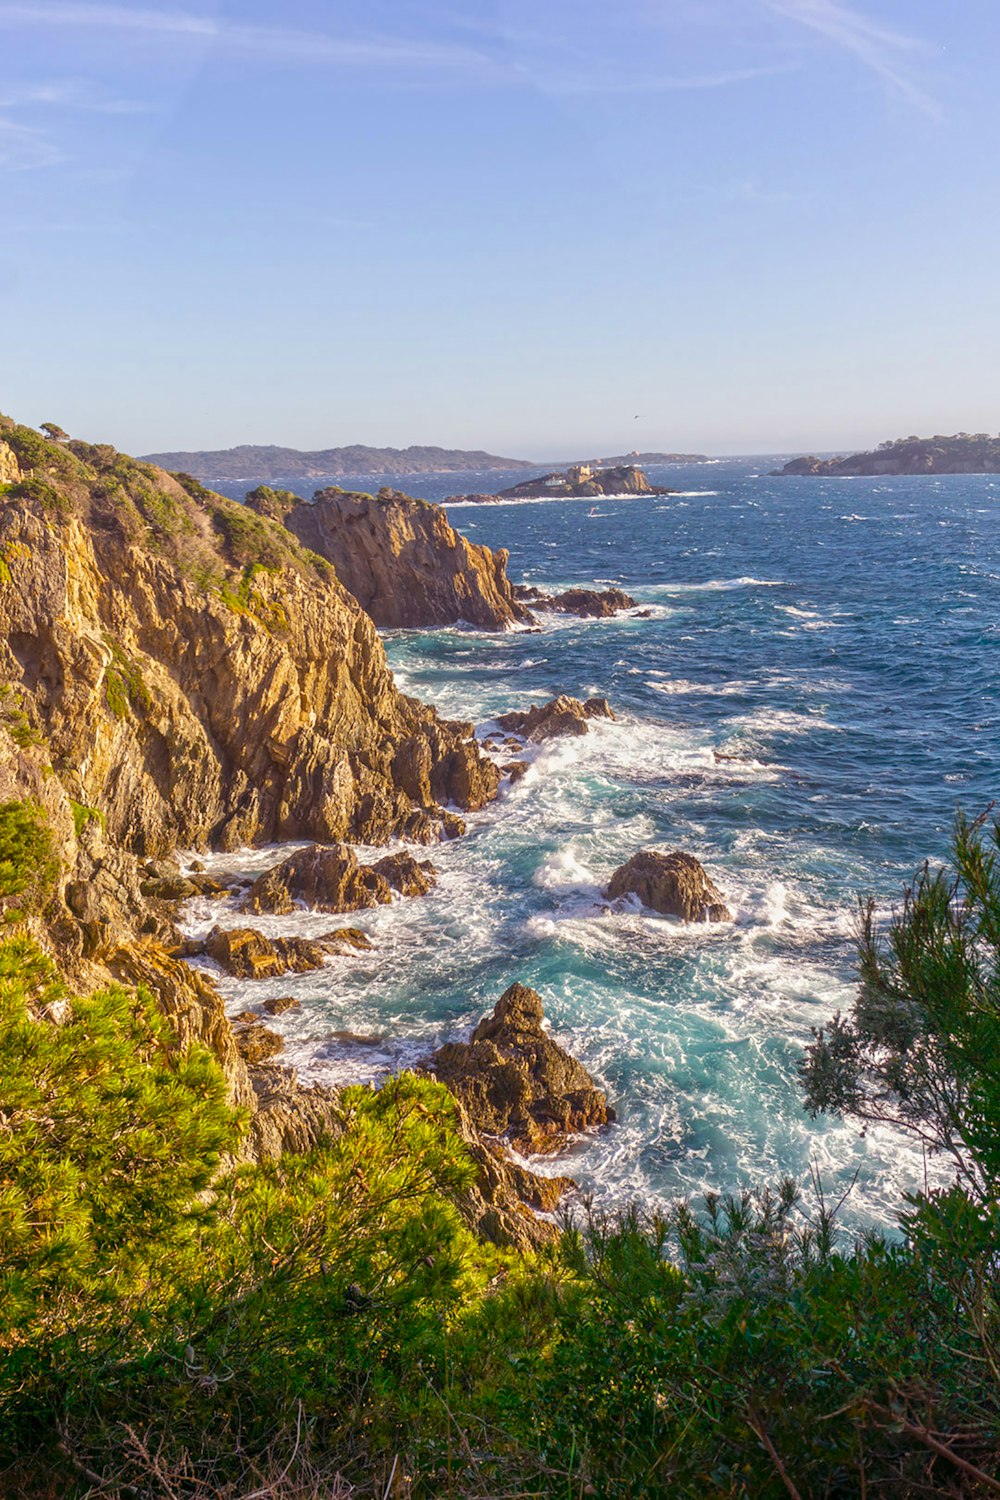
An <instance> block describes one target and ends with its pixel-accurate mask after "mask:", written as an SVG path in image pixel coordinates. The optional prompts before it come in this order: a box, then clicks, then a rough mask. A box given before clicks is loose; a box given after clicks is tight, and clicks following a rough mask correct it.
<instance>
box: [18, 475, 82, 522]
mask: <svg viewBox="0 0 1000 1500" xmlns="http://www.w3.org/2000/svg"><path fill="white" fill-rule="evenodd" d="M8 494H9V496H10V498H11V499H13V500H37V501H38V503H39V504H40V505H43V506H44V507H45V509H46V510H55V511H61V512H63V513H65V512H68V511H69V510H71V509H72V504H71V502H70V500H69V498H68V496H66V495H64V494H63V493H62V491H61V490H58V489H56V487H55V485H52V484H49V482H48V480H47V479H42V478H40V477H39V476H38V475H37V474H29V475H28V476H27V477H26V478H25V479H19V480H18V481H17V482H16V483H15V484H13V485H11V486H10V489H9V490H8Z"/></svg>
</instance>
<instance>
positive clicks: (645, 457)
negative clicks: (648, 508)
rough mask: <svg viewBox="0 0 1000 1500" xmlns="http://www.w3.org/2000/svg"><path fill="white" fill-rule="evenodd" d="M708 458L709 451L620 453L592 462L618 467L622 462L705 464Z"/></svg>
mask: <svg viewBox="0 0 1000 1500" xmlns="http://www.w3.org/2000/svg"><path fill="white" fill-rule="evenodd" d="M707 459H708V454H707V453H618V454H616V455H615V456H614V457H612V458H594V459H591V463H593V464H597V465H600V467H601V468H616V467H619V466H620V465H622V464H703V463H705V462H706V461H707Z"/></svg>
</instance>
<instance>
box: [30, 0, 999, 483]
mask: <svg viewBox="0 0 1000 1500" xmlns="http://www.w3.org/2000/svg"><path fill="white" fill-rule="evenodd" d="M0 57H2V58H3V66H2V68H0V327H2V328H3V331H4V340H3V343H4V349H5V351H6V355H7V358H6V360H5V375H4V379H3V382H2V385H0V407H2V408H3V409H4V410H6V411H8V412H11V413H13V414H14V415H16V416H18V417H20V418H21V419H22V420H25V421H29V422H32V423H37V422H41V421H43V420H54V421H58V422H60V423H61V424H62V425H63V426H64V427H66V428H67V429H68V430H70V431H71V432H73V433H74V434H76V435H80V436H87V437H90V438H93V439H107V440H110V441H113V442H116V443H117V444H118V445H119V446H120V447H123V448H127V449H131V450H133V451H149V450H151V449H157V448H170V447H217V446H219V447H221V446H228V445H230V444H233V443H238V442H277V443H288V444H291V445H293V446H297V447H314V446H327V445H332V444H338V443H348V442H368V443H374V444H379V445H381V444H393V445H403V444H406V443H411V442H431V443H442V444H448V445H452V444H454V445H460V446H470V447H472V446H475V447H480V446H482V447H488V448H490V449H492V450H493V451H497V452H504V453H510V454H516V455H522V454H523V455H528V456H537V457H542V458H559V457H565V458H569V457H572V456H575V455H578V454H583V453H593V452H600V451H603V452H612V451H618V450H621V449H627V448H632V447H641V448H659V447H664V446H666V447H670V448H675V447H679V448H684V449H698V450H704V451H711V452H719V453H738V452H765V451H769V452H776V451H784V450H812V449H833V448H853V447H857V446H861V445H865V444H867V443H869V442H876V441H878V440H880V439H881V438H883V437H892V436H897V435H902V434H906V433H910V432H918V433H924V432H941V431H944V432H951V431H956V430H960V429H966V430H969V431H981V430H987V431H990V432H996V431H997V430H998V429H1000V360H998V358H997V351H998V348H1000V278H998V274H997V261H998V253H997V245H998V239H1000V186H998V172H997V158H998V146H1000V139H998V138H1000V130H998V126H1000V93H998V91H997V88H996V78H997V72H998V66H1000V6H998V5H997V4H996V0H960V3H958V4H956V5H954V6H945V5H943V4H942V3H941V0H856V3H852V4H848V3H842V0H613V3H611V0H607V3H597V0H282V3H278V0H229V3H221V0H187V3H185V4H179V3H177V4H175V3H174V0H159V3H158V0H148V3H139V4H132V3H128V4H124V3H93V4H92V3H84V0H79V3H78V0H19V3H7V0H0ZM636 418H638V420H636Z"/></svg>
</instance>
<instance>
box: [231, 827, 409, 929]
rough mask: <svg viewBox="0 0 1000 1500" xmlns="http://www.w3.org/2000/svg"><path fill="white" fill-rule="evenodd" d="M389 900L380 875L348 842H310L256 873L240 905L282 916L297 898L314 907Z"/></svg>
mask: <svg viewBox="0 0 1000 1500" xmlns="http://www.w3.org/2000/svg"><path fill="white" fill-rule="evenodd" d="M391 900H392V891H391V889H390V886H389V882H388V881H387V880H386V878H385V876H384V875H382V874H380V873H379V872H378V871H377V870H374V869H371V868H370V867H367V866H364V865H360V864H359V863H358V859H357V855H356V854H355V853H354V850H353V849H351V848H350V847H349V845H347V844H333V845H332V846H329V847H324V846H322V845H320V844H313V845H312V846H311V847H310V848H308V849H303V850H301V851H300V852H299V853H298V854H293V855H291V857H290V858H289V859H284V860H282V862H281V863H280V864H279V865H275V866H274V867H273V869H270V870H267V871H265V873H264V874H263V875H261V876H259V877H258V879H257V880H255V881H254V883H253V885H252V886H251V887H250V890H249V891H248V893H247V896H246V899H245V900H244V902H243V906H242V910H243V911H247V912H257V913H260V912H270V913H272V914H274V915H276V916H287V915H288V914H289V913H290V912H293V911H294V910H295V904H296V902H301V903H302V905H304V906H308V907H311V908H313V909H314V910H316V911H334V912H336V911H362V910H364V909H365V908H366V907H369V906H388V904H389V902H390V901H391Z"/></svg>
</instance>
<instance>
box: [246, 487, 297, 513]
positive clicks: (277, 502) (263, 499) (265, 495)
mask: <svg viewBox="0 0 1000 1500" xmlns="http://www.w3.org/2000/svg"><path fill="white" fill-rule="evenodd" d="M301 503H302V502H301V500H300V499H299V496H298V495H295V494H293V493H292V491H291V490H275V489H272V488H271V486H270V485H269V484H259V485H258V486H257V488H256V489H254V490H248V491H247V494H246V504H247V506H248V508H249V509H250V510H253V511H256V512H257V514H258V515H261V516H268V517H270V519H271V520H272V521H280V522H282V523H283V522H284V519H285V517H286V516H287V515H288V512H289V511H290V510H294V508H295V506H296V505H300V504H301Z"/></svg>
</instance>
